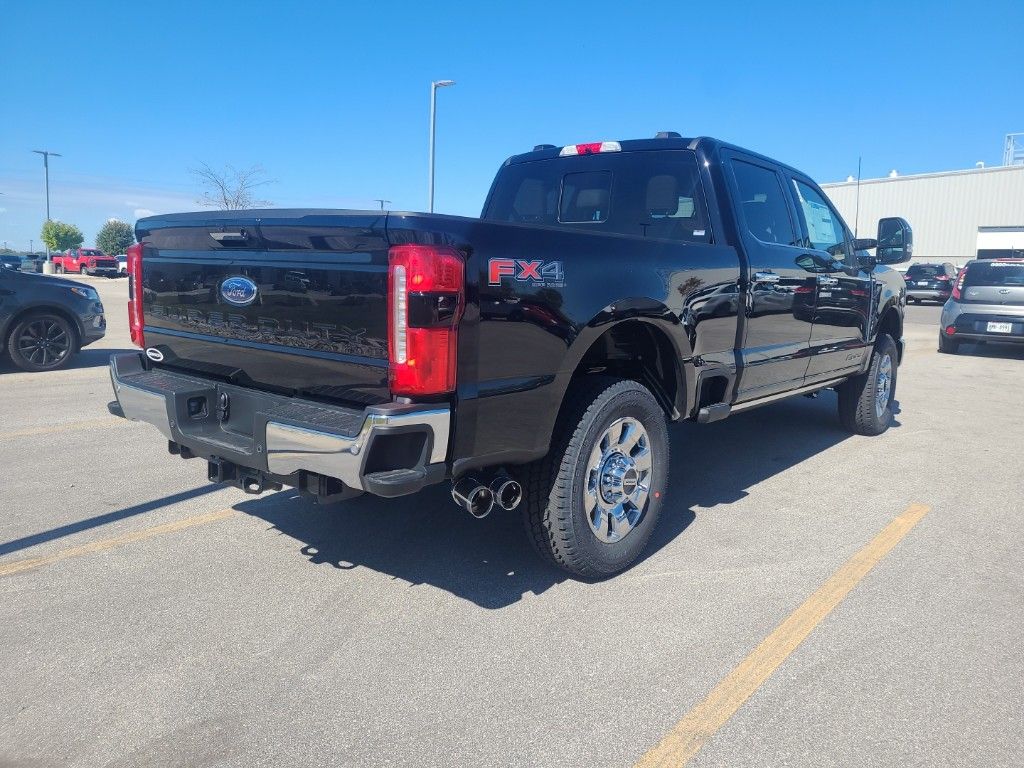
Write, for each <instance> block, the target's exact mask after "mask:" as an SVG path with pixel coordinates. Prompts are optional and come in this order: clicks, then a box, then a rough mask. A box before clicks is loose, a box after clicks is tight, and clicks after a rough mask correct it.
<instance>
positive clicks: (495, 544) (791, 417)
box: [236, 392, 899, 609]
mask: <svg viewBox="0 0 1024 768" xmlns="http://www.w3.org/2000/svg"><path fill="white" fill-rule="evenodd" d="M835 399H836V397H835V394H834V393H831V392H829V393H824V394H822V396H821V397H820V398H818V399H816V400H809V399H806V398H794V399H790V400H786V401H783V402H780V403H777V404H775V405H771V406H766V407H764V408H761V409H757V410H754V411H751V412H749V413H745V414H739V415H737V416H735V417H733V418H730V419H727V420H725V421H721V422H717V423H714V424H709V425H703V426H701V425H697V424H694V423H690V422H686V423H682V424H677V425H673V426H672V427H671V429H670V436H671V441H672V443H671V448H672V455H673V458H672V470H671V477H670V494H669V496H668V504H667V506H666V508H665V509H664V511H663V514H662V519H661V523H660V525H659V526H658V529H657V530H656V531H655V534H654V537H653V538H652V540H651V543H650V545H649V546H648V548H647V551H646V553H645V554H644V556H643V557H642V558H641V560H640V561H639V562H638V563H637V565H634V566H633V567H634V568H637V567H643V566H642V565H641V564H642V563H643V562H644V561H645V560H648V559H650V558H651V557H653V556H655V555H656V554H657V553H658V552H659V551H660V550H661V549H662V548H664V547H666V546H667V545H669V544H670V543H671V542H672V541H673V540H675V539H676V538H677V537H678V536H679V535H680V534H682V533H683V532H684V531H685V530H686V529H687V528H688V527H689V526H690V525H691V524H692V523H693V522H694V520H695V519H696V517H697V513H696V512H695V510H694V508H700V509H701V512H700V514H702V515H709V514H715V511H714V508H715V507H718V506H719V505H727V504H730V503H733V502H735V501H738V500H740V499H742V498H744V497H746V496H748V495H749V493H750V491H749V489H750V488H751V487H752V486H754V485H756V484H758V483H759V482H761V481H763V480H765V479H767V478H770V477H772V476H774V475H776V474H779V473H780V472H784V471H785V470H788V469H790V468H792V467H794V466H796V465H798V464H800V463H801V462H802V461H804V460H805V459H807V458H808V457H810V456H813V455H815V454H817V453H820V452H822V451H825V450H827V449H829V448H831V447H833V446H835V445H837V444H838V443H840V442H842V441H843V440H845V439H847V438H848V437H849V436H850V435H849V434H848V433H847V432H846V431H845V430H843V429H842V427H841V426H840V425H839V422H838V419H837V417H836V405H835ZM893 426H895V427H898V426H899V423H898V422H895V423H894V425H893ZM236 508H237V509H238V510H240V511H242V512H245V513H246V514H249V515H252V516H254V517H258V518H261V519H263V520H265V521H266V522H268V523H270V524H271V525H272V526H273V529H274V530H276V531H278V532H280V533H283V534H284V535H286V536H289V537H291V538H293V539H295V540H296V541H298V542H300V548H299V552H300V553H301V554H302V555H303V556H304V557H306V558H308V559H309V562H310V563H312V564H314V565H326V566H330V567H332V568H336V569H338V571H339V572H342V573H343V572H346V571H352V570H354V569H357V568H370V569H372V570H374V571H378V572H380V573H385V574H388V575H390V576H393V577H395V578H396V579H400V580H402V581H404V582H407V583H409V584H410V585H430V586H433V587H436V588H438V589H443V590H445V591H447V592H450V593H452V594H454V595H456V596H458V597H461V598H463V599H465V600H469V601H470V602H472V603H475V604H476V605H478V606H480V607H482V608H487V609H498V608H504V607H506V606H509V605H511V604H513V603H515V602H517V601H519V600H520V599H521V598H522V597H523V595H525V594H527V593H533V594H541V593H543V592H545V591H546V590H548V589H550V588H551V587H553V586H555V585H557V584H559V583H561V582H562V581H565V580H566V579H568V578H569V576H568V575H567V574H565V573H563V572H562V571H560V570H559V569H557V568H555V567H553V566H551V565H548V564H547V563H545V562H543V561H542V560H541V559H540V558H539V557H538V556H537V555H536V554H535V553H534V551H533V548H532V546H531V545H530V543H529V541H528V540H527V538H526V534H525V532H524V529H523V525H522V521H521V518H520V514H519V512H518V511H513V512H501V511H500V510H499V511H496V512H494V513H492V514H491V515H490V516H489V517H487V518H485V519H484V520H475V519H473V518H471V517H470V516H469V515H468V514H466V513H465V512H464V511H462V510H461V509H459V508H457V507H456V506H455V504H454V503H453V502H452V500H451V497H450V496H449V493H448V484H447V483H445V484H443V485H438V486H434V487H432V488H428V489H425V490H423V491H421V492H420V493H418V494H416V495H414V496H410V497H407V498H404V499H395V500H386V499H378V498H375V497H372V496H362V497H360V498H358V499H355V500H352V501H348V502H345V503H343V504H340V505H336V506H324V507H320V506H317V505H316V504H313V503H312V502H310V501H309V500H307V499H303V498H302V497H300V496H299V495H298V494H297V493H295V492H292V491H283V492H281V493H277V494H274V495H273V496H269V497H265V498H262V499H257V500H253V501H247V502H243V503H241V504H238V505H237V506H236ZM765 522H766V524H770V522H769V521H767V520H766V521H765Z"/></svg>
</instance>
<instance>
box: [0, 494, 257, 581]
mask: <svg viewBox="0 0 1024 768" xmlns="http://www.w3.org/2000/svg"><path fill="white" fill-rule="evenodd" d="M237 514H238V512H237V511H236V510H234V509H219V510H217V511H216V512H207V513H206V514H205V515H196V516H195V517H186V518H185V519H184V520H175V521H174V522H172V523H164V524H163V525H154V526H153V527H152V528H143V529H141V530H138V531H130V532H128V533H124V534H122V535H120V536H115V537H113V538H111V539H101V540H100V541H91V542H89V543H88V544H82V545H80V546H77V547H71V548H69V549H62V550H60V551H59V552H54V553H53V554H52V555H42V556H40V557H29V558H25V559H24V560H15V561H14V562H13V563H6V564H0V576H10V575H12V574H15V573H21V572H22V571H28V570H31V569H33V568H39V567H41V566H44V565H50V564H52V563H56V562H59V561H61V560H67V559H68V558H71V557H78V556H79V555H91V554H93V553H95V552H103V551H104V550H107V549H114V548H115V547H120V546H124V545H125V544H131V543H133V542H136V541H142V540H144V539H151V538H153V537H154V536H160V535H162V534H164V533H175V532H177V531H183V530H185V529H186V528H195V527H196V526H198V525H206V524H207V523H215V522H217V521H218V520H223V519H225V518H228V517H231V516H232V515H237Z"/></svg>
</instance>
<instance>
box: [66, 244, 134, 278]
mask: <svg viewBox="0 0 1024 768" xmlns="http://www.w3.org/2000/svg"><path fill="white" fill-rule="evenodd" d="M53 268H54V270H55V271H56V272H58V273H60V272H77V273H79V274H81V275H104V276H106V277H117V275H118V267H117V259H115V258H114V257H113V256H107V254H105V253H104V252H103V251H101V250H99V249H98V248H71V249H69V250H67V251H64V253H55V254H54V255H53Z"/></svg>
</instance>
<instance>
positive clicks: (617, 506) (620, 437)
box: [583, 417, 653, 544]
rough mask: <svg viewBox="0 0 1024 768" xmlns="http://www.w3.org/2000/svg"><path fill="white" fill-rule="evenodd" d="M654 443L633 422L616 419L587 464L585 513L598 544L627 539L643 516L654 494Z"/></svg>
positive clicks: (644, 430) (641, 426)
mask: <svg viewBox="0 0 1024 768" xmlns="http://www.w3.org/2000/svg"><path fill="white" fill-rule="evenodd" d="M652 458H653V457H652V454H651V440H650V437H649V436H648V435H647V430H646V429H644V426H643V424H641V423H640V422H639V421H637V420H636V419H633V418H629V417H626V418H622V419H616V420H615V421H613V422H612V423H611V425H610V426H609V427H608V429H606V430H605V431H604V433H603V434H602V435H601V439H600V440H598V441H597V444H596V445H595V446H594V450H593V451H591V452H590V459H589V460H588V461H587V472H586V476H585V478H584V485H583V509H584V511H585V512H586V515H587V521H588V522H589V523H590V530H591V532H593V534H594V536H596V537H597V539H598V540H599V541H602V542H604V543H606V544H612V543H614V542H617V541H622V539H624V538H626V536H628V535H629V534H630V533H631V532H632V531H633V529H634V528H635V527H636V525H637V523H639V522H640V518H641V517H642V516H643V514H644V510H645V509H646V508H647V500H648V496H649V495H650V490H651V479H652V474H651V473H652Z"/></svg>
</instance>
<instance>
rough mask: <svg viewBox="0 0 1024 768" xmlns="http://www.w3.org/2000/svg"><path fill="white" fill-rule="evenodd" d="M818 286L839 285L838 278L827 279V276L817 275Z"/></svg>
mask: <svg viewBox="0 0 1024 768" xmlns="http://www.w3.org/2000/svg"><path fill="white" fill-rule="evenodd" d="M818 285H839V278H838V277H829V276H828V275H818Z"/></svg>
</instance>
